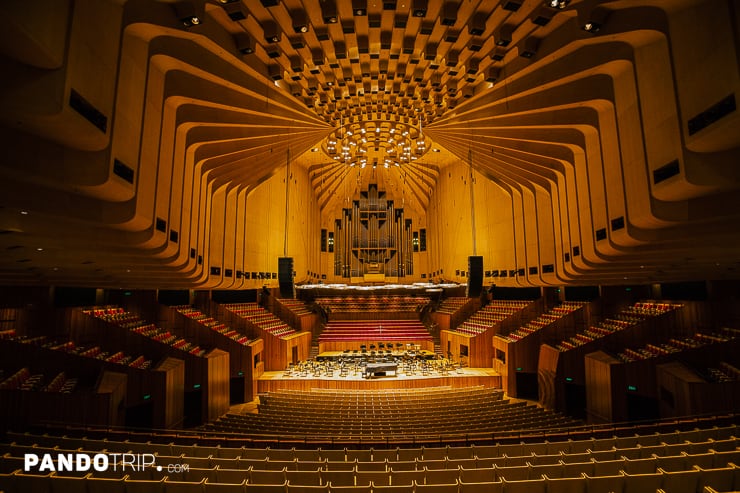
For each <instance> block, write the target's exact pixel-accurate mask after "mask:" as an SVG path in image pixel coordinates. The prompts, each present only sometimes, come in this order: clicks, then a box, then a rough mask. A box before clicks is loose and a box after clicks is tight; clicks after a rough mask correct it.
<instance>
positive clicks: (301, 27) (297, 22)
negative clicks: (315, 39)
mask: <svg viewBox="0 0 740 493" xmlns="http://www.w3.org/2000/svg"><path fill="white" fill-rule="evenodd" d="M290 19H291V21H292V22H293V30H294V31H295V32H296V33H307V32H308V18H307V16H306V12H304V11H303V10H294V11H292V12H291V13H290Z"/></svg>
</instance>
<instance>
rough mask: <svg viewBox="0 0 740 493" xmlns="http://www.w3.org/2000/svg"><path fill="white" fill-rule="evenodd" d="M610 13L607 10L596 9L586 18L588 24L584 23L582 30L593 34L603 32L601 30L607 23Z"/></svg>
mask: <svg viewBox="0 0 740 493" xmlns="http://www.w3.org/2000/svg"><path fill="white" fill-rule="evenodd" d="M609 13H610V11H609V10H607V9H605V8H601V7H596V8H595V9H594V10H593V11H591V13H590V14H589V16H588V17H587V18H586V22H584V23H583V28H582V29H583V30H584V31H586V32H589V33H591V34H596V33H597V32H599V31H601V28H602V27H603V26H604V24H605V23H606V19H607V17H609Z"/></svg>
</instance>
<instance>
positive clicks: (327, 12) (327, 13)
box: [321, 0, 339, 24]
mask: <svg viewBox="0 0 740 493" xmlns="http://www.w3.org/2000/svg"><path fill="white" fill-rule="evenodd" d="M321 17H322V19H324V24H336V23H337V22H339V14H337V5H336V4H335V3H334V0H323V1H322V2H321Z"/></svg>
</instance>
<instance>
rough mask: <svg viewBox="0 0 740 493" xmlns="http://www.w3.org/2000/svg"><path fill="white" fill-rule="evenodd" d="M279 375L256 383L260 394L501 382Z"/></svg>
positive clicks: (489, 377)
mask: <svg viewBox="0 0 740 493" xmlns="http://www.w3.org/2000/svg"><path fill="white" fill-rule="evenodd" d="M281 375H282V372H270V373H269V374H265V375H264V377H263V378H261V379H259V380H258V381H257V384H258V390H259V392H260V393H265V392H274V391H276V390H283V389H287V390H311V389H317V388H318V389H344V390H382V389H411V388H423V387H439V386H449V387H453V388H455V387H470V386H476V385H480V386H483V387H489V388H501V379H500V377H499V376H498V375H496V374H495V373H494V372H491V373H490V374H479V375H463V376H460V375H455V376H448V377H425V378H407V379H405V378H385V379H380V378H379V379H369V380H364V379H363V380H342V379H336V378H334V379H321V378H301V379H288V378H281Z"/></svg>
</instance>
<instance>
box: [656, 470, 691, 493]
mask: <svg viewBox="0 0 740 493" xmlns="http://www.w3.org/2000/svg"><path fill="white" fill-rule="evenodd" d="M658 471H659V472H660V473H662V474H663V484H662V486H661V489H662V490H664V491H665V492H666V493H695V492H696V491H701V490H697V488H698V486H699V475H700V471H699V469H697V468H693V469H690V470H686V471H665V470H663V469H658Z"/></svg>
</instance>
